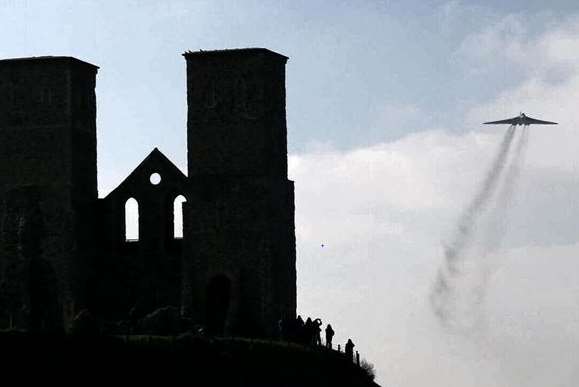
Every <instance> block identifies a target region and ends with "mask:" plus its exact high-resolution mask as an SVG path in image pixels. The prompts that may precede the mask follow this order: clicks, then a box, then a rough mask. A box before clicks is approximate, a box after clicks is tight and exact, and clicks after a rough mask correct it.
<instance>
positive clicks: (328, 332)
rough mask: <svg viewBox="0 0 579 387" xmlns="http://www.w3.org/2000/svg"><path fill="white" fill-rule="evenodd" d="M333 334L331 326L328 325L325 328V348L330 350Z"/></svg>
mask: <svg viewBox="0 0 579 387" xmlns="http://www.w3.org/2000/svg"><path fill="white" fill-rule="evenodd" d="M334 333H335V332H334V330H333V329H332V326H331V325H330V324H328V326H327V327H326V348H329V349H332V338H333V337H334Z"/></svg>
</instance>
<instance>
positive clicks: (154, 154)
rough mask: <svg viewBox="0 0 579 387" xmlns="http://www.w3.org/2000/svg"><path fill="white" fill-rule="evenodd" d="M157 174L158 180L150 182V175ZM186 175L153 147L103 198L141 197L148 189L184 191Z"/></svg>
mask: <svg viewBox="0 0 579 387" xmlns="http://www.w3.org/2000/svg"><path fill="white" fill-rule="evenodd" d="M153 174H158V175H159V177H160V182H159V183H158V184H154V183H152V182H151V176H152V175H153ZM186 183H187V176H185V175H184V174H183V172H181V170H180V169H179V168H177V166H176V165H175V164H173V163H172V162H171V160H169V159H168V158H167V156H165V155H164V154H163V153H162V152H161V151H160V150H159V149H157V148H155V149H153V151H151V153H149V155H148V156H147V157H145V159H144V160H143V161H142V162H141V163H140V164H139V165H138V166H137V167H136V168H135V169H134V170H133V171H132V172H131V173H130V174H129V175H128V176H127V177H126V179H125V180H123V181H122V182H121V183H120V184H119V185H118V186H117V187H116V188H115V189H114V190H113V191H111V192H110V193H109V194H108V195H107V196H106V197H105V199H108V198H110V197H118V196H123V197H125V196H126V197H136V198H137V199H138V198H139V197H142V196H143V195H145V196H146V195H147V194H149V193H150V191H152V190H153V191H166V190H167V189H169V190H170V191H175V192H176V193H180V194H183V193H184V192H185V188H186Z"/></svg>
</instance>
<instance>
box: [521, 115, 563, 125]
mask: <svg viewBox="0 0 579 387" xmlns="http://www.w3.org/2000/svg"><path fill="white" fill-rule="evenodd" d="M525 124H526V125H530V124H534V125H557V123H556V122H551V121H541V120H536V119H534V118H531V117H529V116H527V117H525Z"/></svg>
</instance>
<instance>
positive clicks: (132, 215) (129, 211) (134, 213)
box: [125, 198, 139, 242]
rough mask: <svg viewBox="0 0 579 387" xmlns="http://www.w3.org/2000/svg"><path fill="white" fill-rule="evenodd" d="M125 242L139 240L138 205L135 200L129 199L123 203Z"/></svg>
mask: <svg viewBox="0 0 579 387" xmlns="http://www.w3.org/2000/svg"><path fill="white" fill-rule="evenodd" d="M125 240H126V241H127V242H136V241H138V240H139V203H138V202H137V200H136V199H135V198H130V199H128V200H127V202H126V203H125Z"/></svg>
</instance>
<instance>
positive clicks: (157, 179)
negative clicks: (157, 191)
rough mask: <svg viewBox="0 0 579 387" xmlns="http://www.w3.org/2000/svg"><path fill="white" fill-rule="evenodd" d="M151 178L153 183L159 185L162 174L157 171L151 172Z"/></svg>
mask: <svg viewBox="0 0 579 387" xmlns="http://www.w3.org/2000/svg"><path fill="white" fill-rule="evenodd" d="M149 180H150V181H151V184H153V185H157V184H159V183H160V182H161V175H159V174H158V173H157V172H155V173H153V174H151V177H149Z"/></svg>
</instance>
